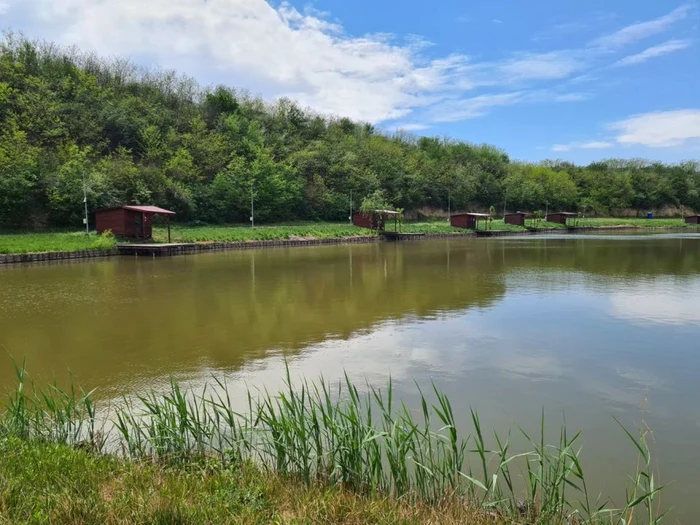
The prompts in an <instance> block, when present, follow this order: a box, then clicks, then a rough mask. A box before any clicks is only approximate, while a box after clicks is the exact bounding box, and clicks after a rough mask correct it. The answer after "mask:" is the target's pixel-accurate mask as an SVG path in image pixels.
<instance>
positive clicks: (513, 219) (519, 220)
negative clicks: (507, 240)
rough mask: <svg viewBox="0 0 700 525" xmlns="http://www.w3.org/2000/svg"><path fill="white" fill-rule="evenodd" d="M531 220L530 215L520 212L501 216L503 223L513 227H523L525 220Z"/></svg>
mask: <svg viewBox="0 0 700 525" xmlns="http://www.w3.org/2000/svg"><path fill="white" fill-rule="evenodd" d="M530 218H532V213H523V212H521V211H518V212H515V213H506V214H505V215H504V216H503V222H505V223H506V224H512V225H514V226H525V219H530Z"/></svg>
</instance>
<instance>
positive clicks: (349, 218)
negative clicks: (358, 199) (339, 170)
mask: <svg viewBox="0 0 700 525" xmlns="http://www.w3.org/2000/svg"><path fill="white" fill-rule="evenodd" d="M348 220H349V221H350V222H352V190H350V217H348Z"/></svg>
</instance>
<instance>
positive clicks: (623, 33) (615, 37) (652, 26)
mask: <svg viewBox="0 0 700 525" xmlns="http://www.w3.org/2000/svg"><path fill="white" fill-rule="evenodd" d="M690 11H691V6H690V5H682V6H680V7H678V8H676V9H674V10H673V11H671V12H670V13H669V14H667V15H664V16H661V17H659V18H656V19H654V20H648V21H646V22H640V23H637V24H632V25H629V26H627V27H624V28H622V29H620V30H618V31H616V32H614V33H612V34H610V35H605V36H602V37H599V38H597V39H595V40H594V41H593V42H591V45H592V46H593V47H597V48H599V49H601V50H606V51H614V50H617V49H620V48H622V47H624V46H626V45H628V44H631V43H633V42H637V41H639V40H643V39H645V38H647V37H650V36H652V35H656V34H658V33H662V32H664V31H666V30H667V29H668V28H670V27H671V26H672V25H673V24H675V23H676V22H678V21H680V20H683V19H684V18H685V17H686V16H688V14H689V13H690Z"/></svg>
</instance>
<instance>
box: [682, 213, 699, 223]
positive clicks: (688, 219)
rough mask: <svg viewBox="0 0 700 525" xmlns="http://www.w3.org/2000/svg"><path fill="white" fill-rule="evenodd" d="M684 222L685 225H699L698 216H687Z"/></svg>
mask: <svg viewBox="0 0 700 525" xmlns="http://www.w3.org/2000/svg"><path fill="white" fill-rule="evenodd" d="M685 222H686V224H700V215H688V216H687V217H686V218H685Z"/></svg>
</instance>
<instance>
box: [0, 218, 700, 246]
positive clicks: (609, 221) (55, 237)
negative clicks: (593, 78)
mask: <svg viewBox="0 0 700 525" xmlns="http://www.w3.org/2000/svg"><path fill="white" fill-rule="evenodd" d="M576 224H577V225H578V226H587V227H600V228H604V227H610V226H630V227H638V228H682V227H689V228H692V227H697V226H696V225H691V224H685V222H684V221H683V219H652V220H647V219H639V218H630V219H626V218H619V219H618V218H591V219H577V223H576ZM527 225H528V226H534V224H533V223H531V222H529V221H528V223H527ZM485 227H486V225H485V223H484V222H481V223H480V224H479V228H480V229H484V228H485ZM538 227H539V228H547V229H556V228H563V227H564V226H563V225H561V224H555V223H550V222H544V221H542V222H540V223H539V224H538ZM488 228H489V229H493V230H506V231H524V228H522V227H520V226H512V225H510V224H505V223H504V222H503V220H502V219H495V220H494V221H493V222H492V223H490V224H489V226H488ZM387 230H388V231H393V224H388V225H387ZM401 231H403V232H406V233H427V234H450V233H465V232H468V231H469V230H464V229H461V228H453V227H452V226H450V224H449V223H448V222H447V221H444V220H440V221H424V222H404V223H403V225H401ZM365 235H375V232H372V231H370V230H366V229H364V228H357V227H355V226H352V225H351V224H348V223H328V222H300V223H285V224H276V225H260V226H256V227H255V228H251V227H250V226H248V225H240V224H234V225H216V226H188V225H181V224H175V225H173V226H172V229H171V239H172V242H245V241H263V240H289V239H330V238H335V239H337V238H343V237H357V236H365ZM153 236H154V240H155V241H156V242H167V240H168V235H167V230H166V229H165V228H164V227H162V226H161V227H155V228H154V229H153ZM114 246H115V241H114V239H113V238H111V237H104V236H98V235H95V234H94V233H93V234H91V235H90V236H86V235H85V234H84V233H83V232H49V233H5V234H3V233H0V254H3V253H32V252H53V251H78V250H87V249H102V250H108V249H111V248H113V247H114Z"/></svg>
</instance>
